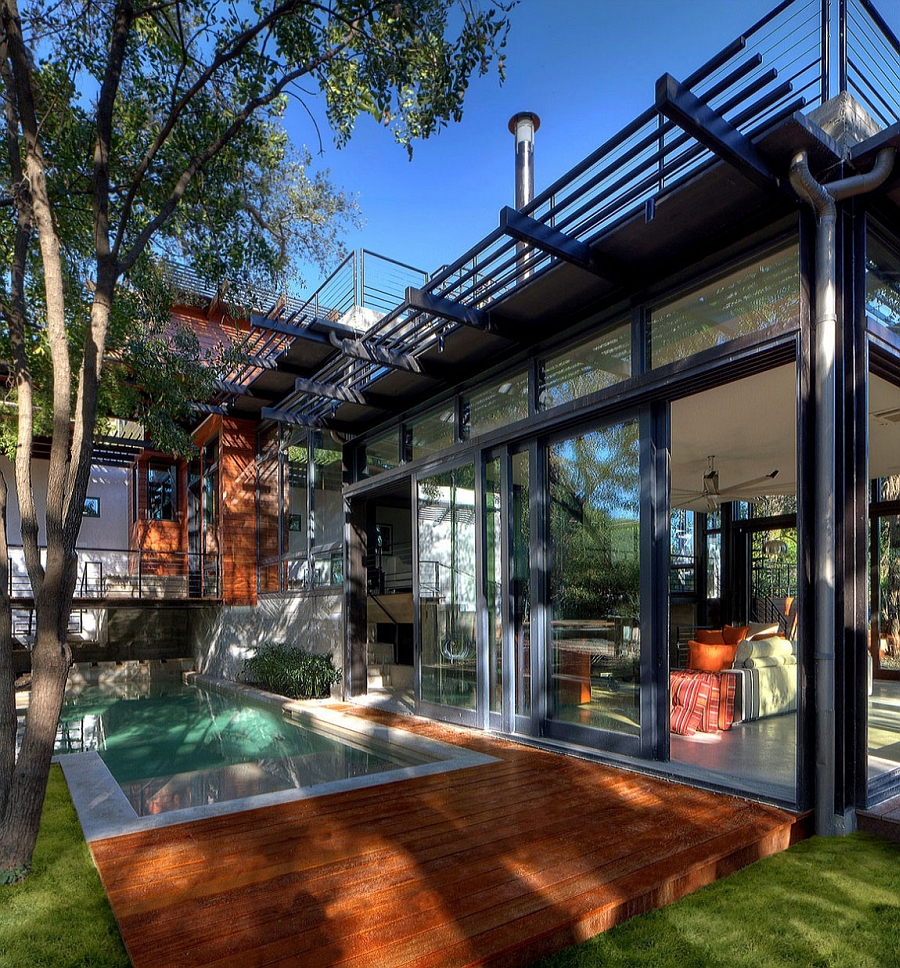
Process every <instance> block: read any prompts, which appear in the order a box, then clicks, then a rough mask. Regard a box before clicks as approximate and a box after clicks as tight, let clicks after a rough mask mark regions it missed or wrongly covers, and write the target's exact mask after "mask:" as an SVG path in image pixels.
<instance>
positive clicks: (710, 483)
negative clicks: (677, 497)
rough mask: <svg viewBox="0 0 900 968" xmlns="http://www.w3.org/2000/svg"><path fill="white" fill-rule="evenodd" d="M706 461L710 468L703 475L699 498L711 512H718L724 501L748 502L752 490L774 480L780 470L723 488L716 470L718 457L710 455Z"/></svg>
mask: <svg viewBox="0 0 900 968" xmlns="http://www.w3.org/2000/svg"><path fill="white" fill-rule="evenodd" d="M706 460H707V462H708V468H707V470H706V472H705V473H704V474H703V478H702V490H701V491H700V492H699V493H698V494H697V498H703V499H704V500H705V501H706V507H707V510H709V511H715V510H717V509H718V507H719V505H720V504H722V502H723V501H724V502H728V501H738V500H741V499H745V500H746V499H747V498H748V497H750V496H752V494H753V493H754V492H752V491H750V493H749V494H748V491H749V489H750V488H755V487H756V486H757V485H758V484H764V483H765V482H766V481H771V480H774V479H775V477H776V476H777V474H778V469H777V468H776V469H775V470H774V471H771V472H770V473H768V474H763V476H762V477H751V478H750V479H749V480H746V481H741V482H740V483H739V484H732V485H731V487H726V488H722V487H720V486H719V472H718V470H716V455H715V454H710V456H709V457H707V458H706Z"/></svg>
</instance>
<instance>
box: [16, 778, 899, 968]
mask: <svg viewBox="0 0 900 968" xmlns="http://www.w3.org/2000/svg"><path fill="white" fill-rule="evenodd" d="M538 964H539V965H540V968H574V966H601V965H602V966H604V968H616V966H619V968H622V966H628V968H632V966H635V965H641V966H648V968H706V966H717V968H779V966H785V968H788V966H789V968H796V966H802V968H864V966H865V968H885V966H900V844H895V843H892V842H890V841H886V840H882V839H881V838H879V837H873V836H870V835H868V834H853V835H852V836H850V837H843V838H833V839H823V838H820V837H814V838H813V839H811V840H807V841H804V842H803V843H801V844H797V846H795V847H792V848H791V849H790V850H788V851H786V852H784V853H782V854H778V855H777V856H775V857H770V858H769V859H768V860H764V861H760V862H759V863H757V864H753V865H752V866H751V867H748V868H746V869H745V870H743V871H739V872H738V873H737V874H734V875H732V876H731V877H729V878H726V879H725V880H723V881H719V882H718V883H716V884H712V885H710V886H709V887H706V888H703V889H702V890H700V891H698V892H697V893H695V894H692V895H691V896H690V897H687V898H684V899H683V900H681V901H679V902H678V903H676V904H672V905H670V906H669V907H667V908H663V909H662V910H659V911H651V912H650V913H649V914H644V915H641V916H639V917H636V918H634V919H632V920H631V921H629V922H628V923H626V924H622V925H620V926H619V927H616V928H613V929H612V930H611V931H608V932H607V933H606V934H602V935H600V936H598V937H596V938H593V939H592V940H590V941H587V942H585V943H584V944H582V945H578V946H577V947H574V948H569V949H568V950H566V951H563V952H561V953H560V954H558V955H555V956H553V957H552V958H547V959H545V960H543V961H541V962H539V963H538ZM127 965H128V957H127V955H126V954H125V949H124V947H123V945H122V941H121V939H120V937H119V932H118V930H117V928H116V924H115V921H114V919H113V916H112V912H111V911H110V908H109V904H108V903H107V901H106V897H105V895H104V893H103V888H102V887H101V885H100V879H99V877H98V875H97V872H96V869H95V868H94V865H93V863H92V862H91V858H90V854H89V853H88V849H87V845H86V844H85V842H84V838H83V837H82V835H81V828H80V827H79V825H78V820H77V818H76V816H75V810H74V809H73V807H72V802H71V800H70V798H69V793H68V790H67V789H66V784H65V780H64V779H63V776H62V771H61V770H60V769H59V767H57V766H55V767H53V769H52V772H51V775H50V785H49V788H48V790H47V799H46V802H45V804H44V816H43V820H42V823H41V834H40V837H39V838H38V844H37V850H36V851H35V855H34V868H33V871H32V873H31V875H30V876H29V877H28V879H27V880H26V881H25V883H24V884H22V885H19V886H17V887H6V886H0V968H45V966H46V968H75V966H83V968H120V966H121V968H126V966H127Z"/></svg>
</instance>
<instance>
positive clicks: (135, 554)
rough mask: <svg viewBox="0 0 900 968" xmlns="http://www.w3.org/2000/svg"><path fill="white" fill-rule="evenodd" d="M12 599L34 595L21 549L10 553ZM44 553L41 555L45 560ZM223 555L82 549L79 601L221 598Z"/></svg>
mask: <svg viewBox="0 0 900 968" xmlns="http://www.w3.org/2000/svg"><path fill="white" fill-rule="evenodd" d="M10 552H11V554H10V556H9V596H10V598H11V599H12V600H13V602H17V601H23V600H29V599H31V598H33V597H34V591H33V589H32V587H31V581H30V579H29V577H28V572H27V570H26V568H25V557H24V553H23V552H22V549H21V548H20V547H13V548H11V549H10ZM43 554H44V553H43V552H42V557H43ZM219 565H220V562H219V556H218V555H215V554H207V553H200V552H196V553H195V552H183V551H148V550H138V551H126V550H123V549H113V548H80V549H79V550H78V580H77V583H76V586H75V597H76V598H78V599H96V600H98V601H99V600H114V599H154V600H166V601H172V600H176V601H181V600H190V599H218V598H220V597H221V591H220V589H221V576H220V568H219Z"/></svg>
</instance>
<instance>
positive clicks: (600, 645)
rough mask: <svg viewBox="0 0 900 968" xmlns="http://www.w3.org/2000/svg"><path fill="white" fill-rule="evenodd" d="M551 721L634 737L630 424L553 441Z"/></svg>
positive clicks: (636, 529) (633, 435) (636, 647)
mask: <svg viewBox="0 0 900 968" xmlns="http://www.w3.org/2000/svg"><path fill="white" fill-rule="evenodd" d="M549 474H550V539H551V546H552V556H551V567H550V616H551V640H550V663H549V675H550V710H549V712H550V717H551V719H554V720H558V721H562V722H567V723H572V724H577V725H579V726H585V727H590V728H592V729H602V730H605V731H609V732H614V733H623V734H626V735H629V736H638V735H639V734H640V622H639V618H638V615H639V605H640V460H639V430H638V423H637V421H636V420H632V421H628V422H625V423H620V424H615V425H613V426H611V427H608V428H606V429H604V430H599V431H595V432H593V433H589V434H585V435H583V436H580V437H573V438H570V439H569V440H564V441H561V442H560V443H557V444H554V445H552V446H551V447H550V449H549Z"/></svg>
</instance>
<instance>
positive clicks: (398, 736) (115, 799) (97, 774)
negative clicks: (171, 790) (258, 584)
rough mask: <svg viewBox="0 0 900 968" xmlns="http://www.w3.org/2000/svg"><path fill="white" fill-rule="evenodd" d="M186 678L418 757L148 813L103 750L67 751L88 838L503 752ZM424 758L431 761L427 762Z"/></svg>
mask: <svg viewBox="0 0 900 968" xmlns="http://www.w3.org/2000/svg"><path fill="white" fill-rule="evenodd" d="M184 680H185V681H186V682H188V683H189V684H191V685H197V686H200V687H202V688H204V689H210V690H214V691H216V692H222V693H225V694H227V695H231V696H233V697H235V698H237V699H244V700H246V701H247V702H250V703H252V704H254V705H263V706H267V707H269V708H274V709H279V710H280V711H281V712H282V713H283V714H284V715H285V716H288V717H290V718H291V719H293V720H294V721H296V722H299V723H301V725H304V724H309V723H312V724H315V725H321V726H324V727H325V728H326V729H327V730H330V731H337V732H342V733H348V734H350V735H351V736H352V737H353V738H354V739H355V740H356V741H357V742H362V743H369V744H376V745H378V746H382V747H385V746H389V747H391V748H392V750H396V751H398V753H399V755H400V756H401V757H402V756H403V754H404V753H406V754H408V755H409V757H410V760H411V762H410V764H409V765H406V766H398V767H397V768H396V769H393V770H385V771H384V772H381V773H372V774H368V775H366V776H359V777H352V778H349V779H342V780H333V781H330V782H328V783H320V784H317V785H315V786H312V787H304V788H301V789H289V790H279V791H276V792H273V793H263V794H259V795H257V796H252V797H244V798H242V799H237V800H224V801H222V802H220V803H211V804H206V805H204V806H199V807H186V808H184V809H181V810H171V811H169V812H166V813H158V814H153V815H151V816H145V817H141V816H139V815H138V814H137V813H136V812H135V810H134V808H133V807H132V806H131V804H130V803H129V802H128V799H127V797H126V796H125V794H124V792H123V791H122V788H121V787H120V786H119V785H118V783H117V782H116V780H115V778H114V777H113V775H112V774H111V773H110V772H109V770H108V769H107V766H106V764H105V763H104V762H103V760H102V759H101V758H100V754H99V753H96V752H89V753H65V754H62V755H60V756H58V757H56V761H57V762H58V763H59V764H60V766H61V767H62V770H63V773H64V775H65V778H66V783H67V784H68V786H69V793H70V794H71V797H72V802H73V803H74V804H75V810H76V812H77V814H78V820H79V822H80V823H81V829H82V830H83V832H84V836H85V839H86V840H87V841H88V843H91V842H92V841H95V840H105V839H106V838H108V837H121V836H124V835H125V834H131V833H137V832H139V831H146V830H154V829H157V828H161V827H171V826H174V825H175V824H182V823H192V822H194V821H197V820H205V819H208V818H210V817H222V816H226V815H228V814H234V813H241V812H243V811H246V810H255V809H257V808H259V807H268V806H274V805H276V804H281V803H292V802H294V801H297V800H307V799H311V798H313V797H324V796H329V795H330V794H334V793H343V792H347V791H350V790H360V789H364V788H367V787H374V786H382V785H385V784H389V783H399V782H400V781H402V780H409V779H413V778H414V777H420V776H433V775H435V774H439V773H448V772H451V771H454V770H465V769H468V768H470V767H473V766H482V765H484V764H486V763H493V762H496V757H493V756H487V755H486V754H484V753H478V752H475V751H474V750H470V749H466V748H465V747H462V746H454V745H453V744H451V743H443V742H441V741H440V740H435V739H430V738H428V737H425V736H420V735H417V734H415V733H412V732H409V731H408V730H405V729H398V728H397V727H393V726H385V725H383V724H381V723H375V722H372V721H370V720H365V719H361V718H359V717H356V716H348V715H347V714H346V713H343V712H341V711H340V710H337V709H334V708H330V707H329V705H328V704H327V703H328V701H327V700H324V701H323V700H315V701H312V702H301V701H292V700H286V699H285V698H284V697H283V696H276V695H273V694H272V693H268V692H264V691H263V690H261V689H255V688H254V687H252V686H247V685H245V684H243V683H238V682H231V681H229V680H224V679H214V678H212V677H210V676H203V675H199V674H197V673H187V674H185V676H184ZM416 760H418V762H416ZM423 760H427V762H422V761H423Z"/></svg>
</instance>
